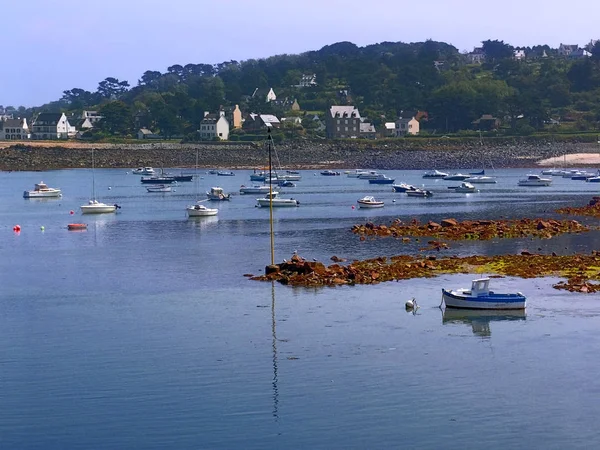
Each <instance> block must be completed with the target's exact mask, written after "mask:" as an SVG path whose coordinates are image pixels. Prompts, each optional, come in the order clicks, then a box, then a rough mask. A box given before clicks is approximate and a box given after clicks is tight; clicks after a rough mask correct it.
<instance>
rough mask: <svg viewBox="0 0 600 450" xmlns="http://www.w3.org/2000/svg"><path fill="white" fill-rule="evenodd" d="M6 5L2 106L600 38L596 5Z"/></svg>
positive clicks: (191, 1)
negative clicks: (337, 63) (407, 50)
mask: <svg viewBox="0 0 600 450" xmlns="http://www.w3.org/2000/svg"><path fill="white" fill-rule="evenodd" d="M5 1H6V0H5ZM5 1H2V3H5ZM6 3H7V4H3V5H2V17H3V18H5V19H6V18H10V17H13V18H14V19H13V20H3V26H2V31H3V40H4V45H3V48H4V54H3V58H2V62H1V63H0V105H4V106H8V105H10V106H15V107H17V106H20V105H23V106H28V107H29V106H37V105H41V104H43V103H47V102H49V101H52V100H58V99H59V98H60V97H61V96H62V92H63V91H64V90H68V89H72V88H82V89H86V90H89V91H95V90H96V88H97V86H98V82H99V81H101V80H103V79H105V78H106V77H115V78H119V79H120V80H127V81H129V83H130V84H131V85H136V84H137V80H138V79H139V78H140V76H141V75H142V73H144V72H145V71H146V70H158V71H161V72H166V70H167V67H169V66H171V65H173V64H182V65H185V64H187V63H209V64H212V63H219V62H222V61H229V60H237V61H242V60H246V59H251V58H263V57H268V56H272V55H276V54H282V53H301V52H304V51H308V50H318V49H320V48H321V47H323V46H325V45H329V44H333V43H335V42H341V41H351V42H354V43H355V44H357V45H359V46H364V45H369V44H374V43H378V42H383V41H394V42H395V41H402V42H419V41H424V40H426V39H433V40H438V41H444V42H447V43H449V44H452V45H454V46H455V47H457V48H458V49H459V50H460V51H465V50H469V51H470V50H472V49H473V47H475V46H477V45H479V44H480V42H481V41H483V40H486V39H499V40H503V41H505V42H507V43H510V44H512V45H514V46H520V45H522V46H532V45H537V44H548V45H550V46H551V47H558V46H559V44H560V43H561V42H562V43H568V44H579V45H585V44H586V43H588V42H589V41H590V39H592V38H593V39H598V38H600V29H599V28H598V25H597V22H598V17H600V1H598V0H571V1H569V2H564V1H559V0H544V1H543V2H542V1H539V0H535V1H534V0H504V1H503V2H482V1H481V0H428V1H427V2H423V1H415V2H410V1H408V0H369V1H365V0H300V1H291V0H278V1H265V2H260V1H251V0H168V1H165V0H100V1H95V2H93V1H92V2H82V1H80V0H77V1H75V0H61V1H52V0H29V1H28V2H27V7H26V8H24V6H23V5H24V4H23V3H22V2H6ZM7 41H9V42H11V44H10V45H8V43H7ZM7 52H8V54H7ZM13 52H14V53H13Z"/></svg>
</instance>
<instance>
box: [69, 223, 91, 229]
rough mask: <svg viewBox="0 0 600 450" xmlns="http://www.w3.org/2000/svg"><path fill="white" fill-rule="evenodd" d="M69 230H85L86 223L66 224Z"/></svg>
mask: <svg viewBox="0 0 600 450" xmlns="http://www.w3.org/2000/svg"><path fill="white" fill-rule="evenodd" d="M67 229H69V230H87V223H70V224H69V225H67Z"/></svg>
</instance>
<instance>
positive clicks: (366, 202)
mask: <svg viewBox="0 0 600 450" xmlns="http://www.w3.org/2000/svg"><path fill="white" fill-rule="evenodd" d="M356 203H358V207H359V208H383V202H382V201H380V200H375V197H373V196H371V195H367V196H365V197H363V198H361V199H360V200H357V201H356Z"/></svg>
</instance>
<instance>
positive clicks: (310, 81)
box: [292, 73, 317, 88]
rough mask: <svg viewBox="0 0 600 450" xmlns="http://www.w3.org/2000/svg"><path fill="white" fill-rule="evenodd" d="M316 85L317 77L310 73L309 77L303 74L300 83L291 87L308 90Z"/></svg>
mask: <svg viewBox="0 0 600 450" xmlns="http://www.w3.org/2000/svg"><path fill="white" fill-rule="evenodd" d="M316 85H317V75H316V74H314V73H312V74H309V75H306V74H303V75H302V78H300V82H299V83H298V84H296V85H295V86H292V87H297V88H310V87H314V86H316Z"/></svg>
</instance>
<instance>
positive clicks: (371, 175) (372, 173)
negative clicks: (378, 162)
mask: <svg viewBox="0 0 600 450" xmlns="http://www.w3.org/2000/svg"><path fill="white" fill-rule="evenodd" d="M379 177H381V174H380V173H379V172H377V171H376V170H369V171H368V172H365V173H361V174H360V175H358V176H357V177H356V178H358V179H360V180H376V179H378V178H379Z"/></svg>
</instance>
